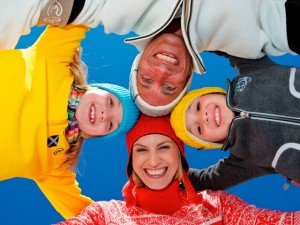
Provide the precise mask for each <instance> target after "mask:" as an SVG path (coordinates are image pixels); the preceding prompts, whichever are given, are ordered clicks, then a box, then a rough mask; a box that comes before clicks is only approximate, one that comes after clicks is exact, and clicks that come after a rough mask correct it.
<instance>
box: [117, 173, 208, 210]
mask: <svg viewBox="0 0 300 225" xmlns="http://www.w3.org/2000/svg"><path fill="white" fill-rule="evenodd" d="M183 187H184V188H181V183H180V182H179V181H178V180H174V181H172V182H171V183H170V184H169V185H168V186H167V187H166V188H164V189H161V190H152V189H150V188H148V187H138V188H136V187H135V183H134V181H133V179H132V177H131V178H130V180H129V181H128V182H127V183H126V184H125V185H124V187H123V190H122V194H123V197H124V199H125V202H126V206H127V207H132V206H137V207H139V208H141V209H144V210H147V211H149V212H150V213H156V214H164V215H171V214H173V213H175V212H176V211H178V210H179V209H180V208H181V207H182V206H184V205H187V204H201V203H202V204H203V205H205V207H207V208H211V205H210V203H208V202H205V201H203V198H202V195H197V193H196V192H195V190H194V188H193V186H192V184H191V182H190V180H189V178H188V175H187V173H186V172H184V175H183Z"/></svg>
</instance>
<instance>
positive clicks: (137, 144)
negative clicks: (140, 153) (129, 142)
mask: <svg viewBox="0 0 300 225" xmlns="http://www.w3.org/2000/svg"><path fill="white" fill-rule="evenodd" d="M135 146H140V147H146V146H145V145H142V144H139V143H136V144H133V147H135Z"/></svg>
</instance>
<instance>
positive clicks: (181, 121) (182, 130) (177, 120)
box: [170, 87, 226, 149]
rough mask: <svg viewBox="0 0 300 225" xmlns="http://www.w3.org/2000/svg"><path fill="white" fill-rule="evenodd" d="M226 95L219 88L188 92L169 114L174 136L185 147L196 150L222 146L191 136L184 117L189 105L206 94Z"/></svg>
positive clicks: (205, 88)
mask: <svg viewBox="0 0 300 225" xmlns="http://www.w3.org/2000/svg"><path fill="white" fill-rule="evenodd" d="M212 93H219V94H226V91H225V90H224V89H222V88H219V87H204V88H200V89H196V90H193V91H190V92H188V93H187V94H186V95H185V96H184V97H183V98H182V99H181V100H180V102H179V103H178V104H177V105H176V107H175V108H174V109H173V111H172V113H171V120H170V121H171V125H172V127H173V129H174V131H175V134H176V135H177V136H178V137H179V138H180V139H181V140H182V141H183V142H184V143H185V144H187V145H189V146H191V147H193V148H197V149H202V148H205V149H212V148H221V147H222V145H223V144H221V143H213V142H208V141H205V140H202V139H200V138H198V137H196V136H194V135H193V134H191V133H190V132H189V131H188V130H187V128H186V122H185V115H186V111H187V109H188V107H189V106H190V104H191V103H192V102H193V101H194V100H195V99H196V98H198V97H200V96H202V95H206V94H212Z"/></svg>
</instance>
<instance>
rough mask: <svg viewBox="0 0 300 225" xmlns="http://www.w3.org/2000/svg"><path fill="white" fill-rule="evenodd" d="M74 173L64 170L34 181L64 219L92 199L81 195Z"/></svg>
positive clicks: (78, 211) (77, 211)
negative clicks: (61, 172) (58, 173)
mask: <svg viewBox="0 0 300 225" xmlns="http://www.w3.org/2000/svg"><path fill="white" fill-rule="evenodd" d="M75 178H76V175H75V174H74V173H72V172H70V171H69V172H65V173H64V174H60V175H47V176H46V177H45V178H44V179H42V180H38V181H36V183H37V185H38V186H39V188H40V189H41V191H42V192H43V193H44V195H45V196H46V197H47V199H48V200H49V201H50V203H51V204H52V205H53V207H54V208H55V209H56V211H58V212H59V213H60V214H61V215H62V216H63V217H64V218H65V219H69V218H71V217H74V216H76V215H77V214H79V213H80V212H81V210H83V209H84V208H85V207H86V206H87V205H89V204H90V203H93V200H92V199H90V198H88V197H86V196H84V195H82V194H81V189H80V188H79V187H78V182H77V181H76V179H75Z"/></svg>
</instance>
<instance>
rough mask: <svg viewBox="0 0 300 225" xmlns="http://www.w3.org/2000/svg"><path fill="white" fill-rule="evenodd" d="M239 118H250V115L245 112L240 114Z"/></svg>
mask: <svg viewBox="0 0 300 225" xmlns="http://www.w3.org/2000/svg"><path fill="white" fill-rule="evenodd" d="M240 116H241V117H244V118H250V114H249V113H248V112H245V111H242V112H241V113H240Z"/></svg>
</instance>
